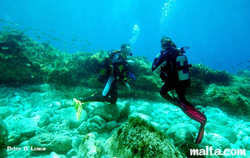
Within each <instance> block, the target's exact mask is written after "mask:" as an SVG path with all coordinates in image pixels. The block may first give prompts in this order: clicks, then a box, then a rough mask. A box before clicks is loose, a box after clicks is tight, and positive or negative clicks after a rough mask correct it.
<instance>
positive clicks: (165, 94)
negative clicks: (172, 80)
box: [160, 82, 178, 104]
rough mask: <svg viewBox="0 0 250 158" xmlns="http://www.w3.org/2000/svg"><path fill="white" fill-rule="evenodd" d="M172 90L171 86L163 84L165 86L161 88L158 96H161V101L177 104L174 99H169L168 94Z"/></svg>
mask: <svg viewBox="0 0 250 158" xmlns="http://www.w3.org/2000/svg"><path fill="white" fill-rule="evenodd" d="M172 89H173V86H172V85H171V84H168V83H166V82H165V84H164V85H163V86H162V87H161V91H160V94H161V96H162V98H163V99H165V100H167V101H169V102H171V103H173V104H177V102H178V100H177V99H176V98H173V97H171V96H170V95H169V94H168V92H169V91H171V90H172Z"/></svg>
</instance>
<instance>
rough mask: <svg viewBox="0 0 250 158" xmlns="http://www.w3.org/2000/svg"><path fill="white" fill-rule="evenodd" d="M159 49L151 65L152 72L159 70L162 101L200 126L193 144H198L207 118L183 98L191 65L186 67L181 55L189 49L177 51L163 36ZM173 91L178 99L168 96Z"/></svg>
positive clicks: (186, 64) (185, 61)
mask: <svg viewBox="0 0 250 158" xmlns="http://www.w3.org/2000/svg"><path fill="white" fill-rule="evenodd" d="M161 48H162V50H161V53H160V54H158V55H157V57H156V58H155V59H154V62H153V65H152V71H157V70H160V78H161V79H162V82H164V85H163V86H162V88H161V91H160V94H161V96H162V97H163V98H164V99H166V100H167V101H170V102H171V103H173V104H175V105H177V106H178V107H180V108H181V110H182V111H183V112H184V113H185V114H186V115H188V116H189V117H190V118H192V119H194V120H195V121H197V122H199V123H200V124H201V126H200V129H199V134H198V137H197V139H196V142H195V143H197V144H199V143H201V141H202V138H203V134H204V128H205V125H206V121H207V118H206V116H205V115H204V113H201V112H200V111H198V110H197V109H196V108H195V107H194V106H193V105H192V104H191V103H190V102H188V101H187V100H186V98H185V89H186V88H187V87H188V86H189V85H190V78H189V67H191V65H188V62H187V57H186V56H185V55H183V53H184V52H185V51H184V49H188V48H189V47H182V48H180V49H177V47H176V45H175V44H174V43H173V42H172V40H171V39H170V38H169V37H165V36H163V37H162V38H161ZM173 89H175V90H176V93H177V95H178V97H174V95H173V96H170V95H169V94H168V92H169V91H171V90H173Z"/></svg>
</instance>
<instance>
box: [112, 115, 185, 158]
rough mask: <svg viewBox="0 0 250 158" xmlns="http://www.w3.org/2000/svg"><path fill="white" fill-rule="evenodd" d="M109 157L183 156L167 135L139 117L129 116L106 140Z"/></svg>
mask: <svg viewBox="0 0 250 158" xmlns="http://www.w3.org/2000/svg"><path fill="white" fill-rule="evenodd" d="M107 146H108V148H109V150H108V155H109V157H121V158H130V157H131V158H132V157H133V158H139V157H159V158H162V157H173V158H175V157H178V158H181V157H185V155H184V154H183V153H181V152H179V151H178V150H177V149H176V148H175V147H174V146H173V144H172V143H171V142H170V140H169V139H168V138H167V136H166V135H165V134H164V133H162V132H160V131H157V130H156V129H155V127H154V126H153V125H151V124H149V123H147V122H146V121H145V120H143V119H142V118H140V117H130V119H129V122H127V123H125V124H124V125H123V126H122V127H120V128H118V129H117V130H116V132H115V133H114V134H113V136H112V137H111V138H109V140H108V141H107Z"/></svg>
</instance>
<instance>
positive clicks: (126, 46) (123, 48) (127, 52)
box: [121, 43, 132, 56]
mask: <svg viewBox="0 0 250 158" xmlns="http://www.w3.org/2000/svg"><path fill="white" fill-rule="evenodd" d="M131 51H132V48H131V47H130V44H127V43H125V44H122V45H121V53H122V54H123V55H125V56H129V55H130V56H132V53H131Z"/></svg>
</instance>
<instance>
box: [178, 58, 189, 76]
mask: <svg viewBox="0 0 250 158" xmlns="http://www.w3.org/2000/svg"><path fill="white" fill-rule="evenodd" d="M176 63H177V71H178V77H179V81H185V80H189V69H188V68H189V67H190V66H189V65H188V61H187V57H186V56H185V55H183V54H181V55H179V56H178V57H177V58H176Z"/></svg>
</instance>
